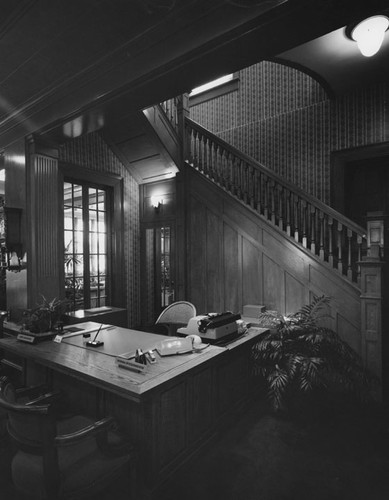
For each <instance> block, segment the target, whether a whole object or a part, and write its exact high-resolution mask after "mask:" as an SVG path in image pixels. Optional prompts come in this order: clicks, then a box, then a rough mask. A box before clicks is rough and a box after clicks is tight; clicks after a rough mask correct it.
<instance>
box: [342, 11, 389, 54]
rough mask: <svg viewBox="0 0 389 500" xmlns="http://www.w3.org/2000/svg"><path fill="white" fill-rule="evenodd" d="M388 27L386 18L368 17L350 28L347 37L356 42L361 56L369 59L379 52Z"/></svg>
mask: <svg viewBox="0 0 389 500" xmlns="http://www.w3.org/2000/svg"><path fill="white" fill-rule="evenodd" d="M388 27H389V19H388V18H387V17H386V16H382V15H378V16H372V17H368V18H367V19H364V20H363V21H361V22H360V23H358V24H357V25H356V26H355V27H353V28H352V30H351V33H350V35H349V37H350V38H351V39H352V40H354V41H355V42H357V44H358V48H359V50H360V51H361V54H362V55H364V56H365V57H371V56H374V54H376V53H377V52H378V51H379V50H380V48H381V45H382V42H383V41H384V37H385V31H386V30H387V29H388Z"/></svg>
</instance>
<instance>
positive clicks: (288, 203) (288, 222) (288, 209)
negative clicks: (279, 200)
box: [286, 189, 292, 236]
mask: <svg viewBox="0 0 389 500" xmlns="http://www.w3.org/2000/svg"><path fill="white" fill-rule="evenodd" d="M291 197H292V193H291V192H290V191H289V189H288V192H287V194H286V234H287V235H288V236H291V234H292V229H291V223H292V221H291V203H292V200H291Z"/></svg>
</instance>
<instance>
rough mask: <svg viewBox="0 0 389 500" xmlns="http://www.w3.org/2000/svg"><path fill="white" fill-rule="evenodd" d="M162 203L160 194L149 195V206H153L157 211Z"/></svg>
mask: <svg viewBox="0 0 389 500" xmlns="http://www.w3.org/2000/svg"><path fill="white" fill-rule="evenodd" d="M162 205H163V198H162V196H152V197H151V206H152V207H154V209H155V211H156V212H159V209H160V208H161V206H162Z"/></svg>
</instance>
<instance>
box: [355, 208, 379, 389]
mask: <svg viewBox="0 0 389 500" xmlns="http://www.w3.org/2000/svg"><path fill="white" fill-rule="evenodd" d="M384 232H385V224H384V216H383V214H382V213H369V214H368V216H367V255H366V256H365V257H363V258H362V260H361V261H360V262H359V264H360V267H361V337H362V342H361V355H362V358H363V361H364V363H365V366H366V367H367V368H369V369H370V370H371V371H372V372H373V373H375V374H376V375H377V376H378V377H379V378H380V380H382V375H383V373H382V352H383V341H382V340H383V339H382V333H383V324H384V316H383V310H384V307H383V301H384V265H385V261H384V260H383V259H384Z"/></svg>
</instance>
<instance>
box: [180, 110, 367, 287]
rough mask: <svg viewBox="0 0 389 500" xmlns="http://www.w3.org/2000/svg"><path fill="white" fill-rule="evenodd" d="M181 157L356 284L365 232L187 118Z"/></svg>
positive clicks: (363, 252)
mask: <svg viewBox="0 0 389 500" xmlns="http://www.w3.org/2000/svg"><path fill="white" fill-rule="evenodd" d="M185 131H186V135H187V141H186V143H187V144H188V146H187V151H186V153H185V159H186V161H187V163H189V164H190V165H191V166H192V167H194V168H195V169H196V170H198V171H199V172H201V173H202V174H203V175H204V176H206V177H207V178H208V179H210V180H212V181H213V182H215V183H216V184H218V185H219V186H220V187H221V188H223V189H224V190H226V191H228V192H229V193H231V194H232V195H233V196H235V197H236V198H238V199H239V200H241V201H242V202H244V203H245V204H246V205H248V206H249V207H251V209H253V210H255V211H256V212H257V213H258V214H259V215H260V216H262V217H264V218H265V219H266V220H267V221H269V222H270V223H271V224H273V225H274V226H276V227H278V228H279V229H280V230H281V231H283V232H284V233H286V235H287V236H289V237H291V238H293V239H294V240H295V241H296V242H298V243H299V244H301V245H302V246H303V247H304V248H306V249H307V250H308V251H310V252H311V253H313V254H314V255H316V256H317V257H318V258H319V259H321V260H322V261H323V262H327V263H328V265H329V266H331V267H332V268H334V269H336V270H337V271H339V272H340V273H341V274H342V275H344V276H345V277H346V278H347V279H348V280H349V281H351V282H354V283H358V284H359V283H360V276H361V267H360V261H361V259H362V255H364V254H365V253H366V250H367V242H366V229H364V228H363V227H361V226H359V225H357V224H355V223H353V222H352V221H350V220H349V219H347V218H346V217H345V216H344V215H342V214H340V213H339V212H337V211H336V210H334V209H332V208H331V207H329V206H327V205H326V204H324V203H322V202H321V201H319V200H318V199H316V198H314V197H312V196H310V195H308V194H307V193H306V192H305V191H303V190H301V189H299V188H297V187H296V186H294V185H293V184H291V183H288V182H286V181H285V180H283V179H282V178H281V177H279V176H278V175H277V174H275V173H274V172H272V171H271V170H270V169H268V168H266V167H264V166H263V165H261V164H260V163H258V162H257V161H255V160H254V159H253V158H251V157H249V156H247V155H245V154H244V153H242V152H241V151H239V150H238V149H236V148H234V147H233V146H231V145H230V144H228V143H227V142H225V141H223V140H222V139H220V138H219V137H217V136H215V135H214V134H212V133H211V132H209V131H208V130H207V129H205V128H204V127H202V126H201V125H199V124H198V123H196V122H194V121H193V120H191V119H189V118H186V120H185Z"/></svg>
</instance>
